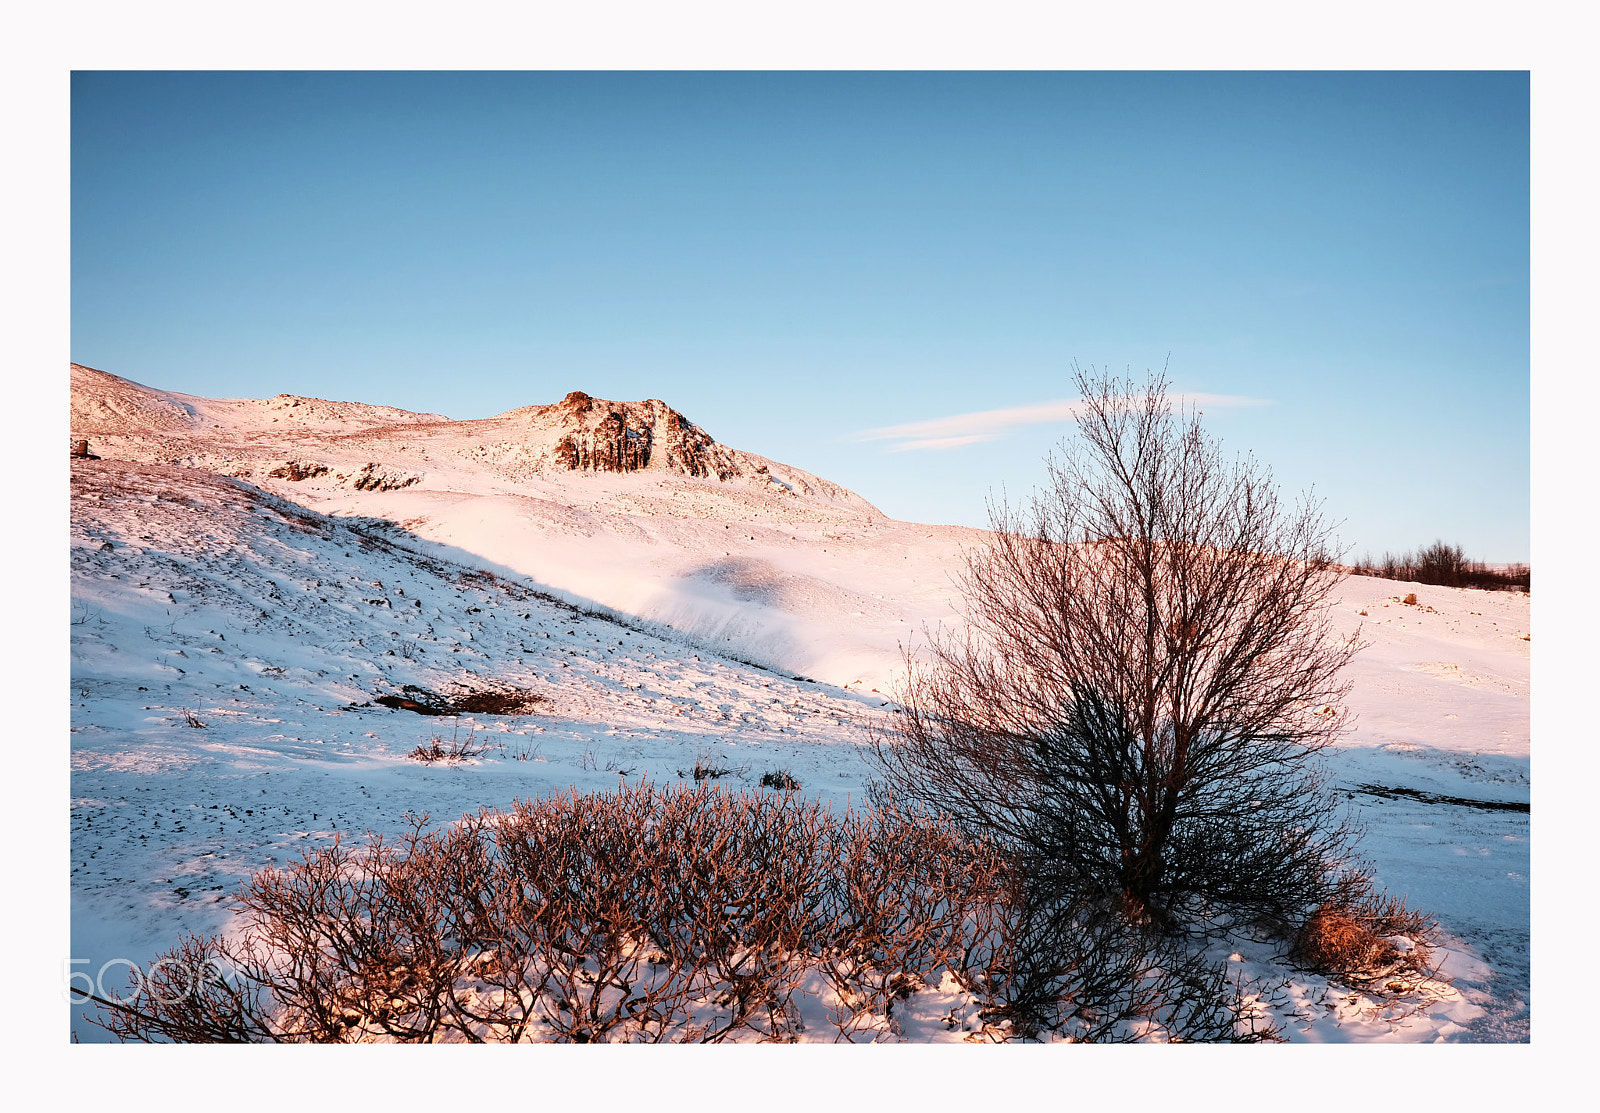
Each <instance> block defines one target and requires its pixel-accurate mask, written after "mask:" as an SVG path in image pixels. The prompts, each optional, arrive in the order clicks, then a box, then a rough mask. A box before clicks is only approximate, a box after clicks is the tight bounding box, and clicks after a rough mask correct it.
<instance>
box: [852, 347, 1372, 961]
mask: <svg viewBox="0 0 1600 1113" xmlns="http://www.w3.org/2000/svg"><path fill="white" fill-rule="evenodd" d="M1078 385H1079V387H1080V388H1081V390H1082V392H1083V395H1084V399H1085V401H1084V410H1083V414H1082V416H1081V417H1080V418H1079V422H1078V425H1079V433H1080V441H1079V443H1078V444H1076V445H1069V446H1067V447H1066V448H1064V450H1063V451H1064V455H1063V456H1062V457H1059V458H1057V459H1054V460H1052V462H1051V468H1050V476H1051V484H1050V487H1049V489H1048V490H1047V491H1046V492H1045V493H1044V494H1043V495H1041V496H1039V497H1037V498H1036V499H1035V500H1034V501H1033V502H1032V504H1031V505H1030V506H1029V507H1028V509H1027V511H1026V512H1021V511H1013V510H1011V509H1010V508H1008V507H1005V506H999V507H995V508H992V514H993V518H994V528H995V531H996V532H995V535H994V537H993V540H992V543H991V544H990V545H989V546H988V547H986V548H983V549H980V550H977V551H974V552H971V553H970V554H969V555H968V560H967V567H966V572H965V579H964V584H963V586H964V589H965V595H966V601H967V617H968V620H969V625H968V628H967V631H966V632H965V633H963V634H961V635H960V636H952V635H947V634H945V635H941V634H935V635H934V636H933V637H932V643H931V645H930V646H929V652H928V660H927V663H926V664H922V663H919V662H917V661H915V660H912V659H911V658H910V657H909V656H908V659H907V665H908V672H909V674H910V679H909V680H908V682H907V684H906V686H905V689H904V691H903V692H902V694H901V696H900V697H899V699H898V701H897V702H898V703H899V705H900V710H899V711H898V713H897V714H896V715H895V718H894V719H893V720H891V725H890V726H889V728H888V729H886V730H882V731H879V732H878V734H877V736H876V739H875V741H876V743H877V754H878V757H879V759H880V761H881V763H882V767H883V769H884V772H885V781H886V784H887V785H888V786H889V787H890V788H892V790H893V791H894V793H896V794H897V795H899V796H901V797H903V798H905V799H910V800H919V801H921V802H923V803H924V804H926V805H927V806H928V807H929V808H931V809H933V810H935V811H938V812H941V813H946V814H949V815H952V816H954V817H955V818H956V820H957V821H958V822H959V823H961V824H962V826H963V827H964V828H965V829H966V830H967V831H968V832H969V833H970V834H973V835H982V836H984V837H987V838H988V839H990V840H992V841H993V842H994V843H995V844H996V845H997V846H999V847H1000V848H1001V849H1002V850H1003V851H1004V852H1005V853H1006V854H1007V855H1008V857H1009V858H1010V859H1011V861H1012V862H1013V863H1014V864H1015V865H1016V868H1017V869H1018V870H1020V871H1021V873H1022V875H1023V876H1024V877H1025V878H1026V880H1027V885H1028V888H1029V892H1030V895H1029V898H1028V900H1027V901H1026V902H1024V903H1023V904H1021V905H1017V904H1013V907H1014V908H1028V909H1045V910H1050V911H1049V912H1048V915H1047V916H1046V919H1045V921H1043V923H1044V924H1045V925H1046V927H1047V928H1048V929H1049V930H1056V929H1057V928H1061V929H1062V930H1065V928H1064V927H1062V925H1063V924H1070V923H1077V922H1080V921H1082V920H1083V919H1084V916H1085V915H1086V913H1085V909H1088V908H1099V909H1103V910H1108V911H1114V913H1115V915H1116V916H1117V917H1118V918H1120V919H1121V920H1122V921H1123V922H1125V923H1127V924H1131V925H1149V926H1152V927H1154V928H1155V929H1158V930H1160V931H1163V932H1174V931H1178V930H1181V929H1183V927H1184V925H1186V924H1194V923H1197V922H1212V923H1215V922H1218V920H1219V918H1223V917H1229V916H1232V917H1239V916H1242V917H1245V918H1246V919H1249V920H1262V921H1266V922H1269V923H1274V924H1277V925H1280V926H1283V927H1285V929H1287V928H1288V927H1291V926H1292V925H1293V924H1295V923H1298V922H1299V920H1300V919H1301V917H1302V916H1303V914H1304V910H1305V909H1306V908H1307V907H1309V906H1312V905H1314V904H1316V903H1317V902H1318V901H1320V900H1321V899H1323V897H1324V896H1325V895H1326V893H1327V891H1328V886H1329V884H1330V880H1329V879H1330V877H1331V876H1332V873H1333V871H1334V870H1336V869H1337V868H1338V866H1339V865H1340V864H1341V863H1342V862H1343V861H1345V860H1346V859H1347V858H1348V856H1349V854H1350V852H1351V851H1350V844H1351V841H1352V838H1353V833H1352V832H1351V830H1350V829H1349V828H1348V827H1347V826H1346V825H1345V824H1344V822H1343V820H1342V818H1341V815H1340V814H1339V813H1338V812H1337V810H1336V805H1335V804H1334V802H1333V801H1332V799H1331V798H1330V797H1329V795H1328V794H1326V793H1324V792H1323V791H1322V789H1323V774H1322V772H1321V771H1320V769H1319V766H1318V765H1317V764H1316V762H1315V760H1314V759H1315V755H1316V753H1317V751H1318V750H1320V749H1321V748H1323V747H1324V746H1326V745H1327V744H1329V743H1330V742H1331V741H1332V740H1333V739H1334V738H1336V737H1338V735H1339V733H1340V732H1341V731H1342V730H1343V729H1344V728H1345V725H1346V715H1345V713H1344V712H1342V711H1340V710H1338V709H1339V708H1340V707H1341V706H1342V704H1343V696H1344V695H1345V693H1346V691H1347V688H1348V685H1347V683H1345V682H1343V681H1342V680H1341V679H1340V671H1341V670H1342V668H1343V667H1344V665H1345V664H1346V663H1347V662H1348V661H1349V660H1350V658H1351V657H1352V655H1353V654H1354V653H1355V652H1356V649H1357V646H1356V645H1355V644H1354V643H1352V642H1349V641H1346V640H1344V639H1342V638H1340V637H1339V636H1337V635H1336V634H1335V633H1334V632H1333V630H1332V628H1331V626H1330V625H1329V624H1328V621H1327V619H1326V616H1325V604H1326V602H1327V599H1328V597H1329V594H1330V592H1331V591H1332V590H1333V589H1334V587H1335V585H1336V584H1337V583H1338V581H1339V579H1340V578H1341V576H1342V572H1341V570H1340V567H1339V566H1338V565H1337V564H1335V563H1334V558H1335V556H1336V555H1337V554H1336V552H1335V551H1334V549H1333V548H1332V544H1331V542H1330V540H1329V537H1328V530H1327V527H1326V525H1325V524H1324V522H1323V520H1322V519H1321V517H1320V515H1319V513H1318V510H1317V507H1316V505H1315V504H1312V503H1310V502H1306V501H1302V502H1300V503H1299V504H1298V505H1296V506H1294V507H1288V506H1285V505H1284V504H1283V503H1281V502H1280V500H1279V497H1278V494H1277V492H1276V489H1275V487H1274V486H1273V484H1272V481H1271V475H1270V473H1269V472H1267V471H1266V470H1265V469H1264V468H1262V467H1260V466H1259V465H1257V464H1255V463H1254V462H1253V461H1252V460H1250V459H1248V458H1246V459H1244V460H1242V461H1236V462H1234V463H1231V464H1230V463H1227V462H1226V461H1225V460H1224V458H1223V457H1222V454H1221V450H1220V448H1219V447H1218V446H1217V444H1216V443H1215V442H1214V441H1212V440H1211V439H1209V438H1208V437H1207V436H1206V435H1205V434H1204V432H1203V431H1202V429H1201V427H1200V425H1199V421H1198V418H1197V416H1196V415H1194V414H1188V415H1185V416H1184V417H1183V419H1182V420H1181V421H1180V420H1179V418H1178V417H1177V416H1176V415H1175V414H1174V413H1173V410H1172V406H1171V403H1170V402H1168V401H1167V400H1166V389H1167V383H1166V381H1165V378H1164V377H1155V378H1152V379H1150V380H1149V381H1148V382H1146V383H1145V384H1143V385H1142V386H1141V385H1138V384H1135V383H1133V382H1131V381H1117V380H1113V379H1110V378H1107V377H1100V378H1093V377H1090V376H1089V375H1087V374H1085V373H1083V372H1079V375H1078ZM1330 710H1331V711H1332V712H1333V713H1332V714H1329V713H1327V712H1329V711H1330ZM1058 906H1059V907H1060V908H1061V909H1064V911H1060V912H1059V913H1058V912H1057V911H1054V910H1055V909H1057V908H1058ZM1035 915H1045V912H1037V913H1035V912H1033V911H1030V912H1029V913H1028V917H1030V918H1026V919H1025V920H1024V921H1023V925H1024V926H1025V925H1026V924H1031V923H1033V920H1032V919H1031V917H1034V916H1035ZM1063 917H1065V919H1063ZM1085 922H1095V918H1094V917H1093V916H1090V917H1088V921H1085ZM1016 930H1017V931H1023V926H1019V927H1018V928H1017V929H1016ZM1027 930H1028V931H1031V930H1033V929H1032V928H1028V929H1027ZM1040 930H1045V929H1044V928H1041V929H1040ZM1096 930H1098V929H1096ZM1023 934H1024V935H1026V934H1027V932H1026V931H1023ZM1091 943H1093V940H1089V941H1087V942H1085V944H1084V946H1085V947H1086V948H1087V952H1086V953H1090V954H1099V953H1106V952H1105V951H1104V948H1101V947H1100V946H1099V944H1098V943H1094V944H1093V945H1092V946H1091V945H1090V944H1091ZM1049 961H1055V960H1054V959H1050V960H1049ZM1062 961H1067V959H1066V958H1063V959H1062ZM1074 961H1076V960H1074ZM1052 976H1054V975H1052Z"/></svg>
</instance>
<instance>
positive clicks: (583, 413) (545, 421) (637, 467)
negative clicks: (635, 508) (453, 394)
mask: <svg viewBox="0 0 1600 1113" xmlns="http://www.w3.org/2000/svg"><path fill="white" fill-rule="evenodd" d="M523 412H525V413H526V414H527V415H528V420H529V424H530V425H534V426H544V427H547V428H548V427H552V426H553V432H554V433H555V435H556V438H557V439H556V441H555V444H554V446H553V448H552V449H551V451H550V457H549V458H550V462H551V463H553V464H554V465H556V466H557V467H563V468H567V469H569V470H571V471H597V472H634V471H644V470H645V469H647V468H651V467H655V468H660V469H665V470H668V471H675V472H679V473H681V474H683V475H691V476H695V477H697V478H710V477H712V476H715V477H716V478H717V479H728V478H729V477H730V476H735V475H741V474H743V469H742V468H741V467H740V466H739V461H738V459H737V457H736V456H735V454H734V453H733V451H732V450H731V449H729V448H727V447H726V446H725V445H721V444H718V443H717V442H716V441H715V440H714V439H713V438H712V436H711V434H709V433H707V432H706V431H705V430H703V429H701V428H700V427H699V426H697V425H695V424H694V422H692V421H690V420H689V419H688V418H686V417H684V416H683V415H682V414H681V413H679V412H678V411H677V410H674V409H673V408H672V407H671V406H668V405H667V404H666V403H665V402H663V401H661V400H660V399H659V398H651V399H649V400H647V401H644V402H607V401H604V400H602V399H598V398H591V397H590V396H589V395H587V394H585V393H583V392H582V391H581V390H575V391H573V392H572V393H571V394H568V395H567V396H566V397H565V398H563V399H562V400H561V401H559V402H557V403H555V404H554V405H552V406H529V407H528V408H527V409H526V410H525V411H523Z"/></svg>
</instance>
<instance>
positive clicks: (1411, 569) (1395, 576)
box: [1350, 541, 1532, 591]
mask: <svg viewBox="0 0 1600 1113" xmlns="http://www.w3.org/2000/svg"><path fill="white" fill-rule="evenodd" d="M1350 571H1351V572H1352V573H1354V574H1355V575H1357V576H1377V577H1380V578H1382V579H1386V580H1408V581H1411V582H1414V583H1419V584H1436V585H1438V586H1439V587H1477V588H1483V589H1484V590H1485V591H1531V590H1532V587H1531V584H1532V580H1531V575H1530V571H1529V568H1528V566H1527V565H1526V564H1512V565H1508V566H1507V567H1505V568H1501V569H1496V568H1490V567H1489V566H1488V565H1486V564H1484V563H1483V562H1482V561H1480V560H1469V559H1467V554H1466V551H1465V550H1464V549H1462V547H1461V546H1460V545H1450V544H1447V543H1446V542H1444V541H1435V542H1434V543H1433V544H1432V545H1429V546H1427V547H1425V548H1423V549H1420V550H1418V551H1417V552H1415V553H1413V552H1412V551H1411V550H1409V549H1408V550H1406V551H1405V552H1403V553H1401V554H1400V555H1399V556H1396V555H1395V554H1393V553H1389V552H1385V553H1384V554H1383V557H1382V558H1381V559H1379V560H1373V559H1372V556H1371V554H1367V555H1365V556H1363V557H1362V558H1361V559H1360V560H1359V561H1357V562H1356V563H1355V564H1354V565H1352V566H1351V569H1350Z"/></svg>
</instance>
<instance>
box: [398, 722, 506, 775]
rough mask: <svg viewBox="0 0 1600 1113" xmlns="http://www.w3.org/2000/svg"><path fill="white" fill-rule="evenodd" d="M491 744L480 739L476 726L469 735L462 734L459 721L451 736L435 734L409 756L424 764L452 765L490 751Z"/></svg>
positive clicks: (468, 732) (469, 731)
mask: <svg viewBox="0 0 1600 1113" xmlns="http://www.w3.org/2000/svg"><path fill="white" fill-rule="evenodd" d="M489 749H490V746H489V744H488V743H487V742H480V741H478V731H477V728H476V727H474V728H472V729H471V730H468V731H467V736H466V737H465V738H463V737H462V736H461V724H460V723H457V724H456V726H455V729H454V730H452V731H451V732H450V737H449V738H445V737H444V736H443V735H442V734H435V735H434V736H433V740H432V741H431V742H430V743H429V744H428V745H426V746H418V747H417V748H416V749H414V750H412V751H411V753H410V754H408V755H407V756H408V757H410V758H411V759H412V760H413V761H420V762H422V763H423V764H424V765H434V764H438V763H444V764H446V765H452V764H454V763H456V762H460V761H466V760H468V759H470V758H475V757H480V756H482V755H483V754H484V753H486V752H488V750H489Z"/></svg>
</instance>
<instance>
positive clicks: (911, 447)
mask: <svg viewBox="0 0 1600 1113" xmlns="http://www.w3.org/2000/svg"><path fill="white" fill-rule="evenodd" d="M999 436H1000V434H999V433H971V434H968V435H967V436H965V437H929V438H927V439H926V440H920V441H906V442H905V443H903V444H891V445H890V446H889V451H890V452H915V451H917V450H918V449H933V450H934V451H936V452H943V451H944V450H946V449H950V448H960V447H962V446H963V445H968V444H977V443H978V442H979V441H992V440H996V439H997V438H998V437H999Z"/></svg>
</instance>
